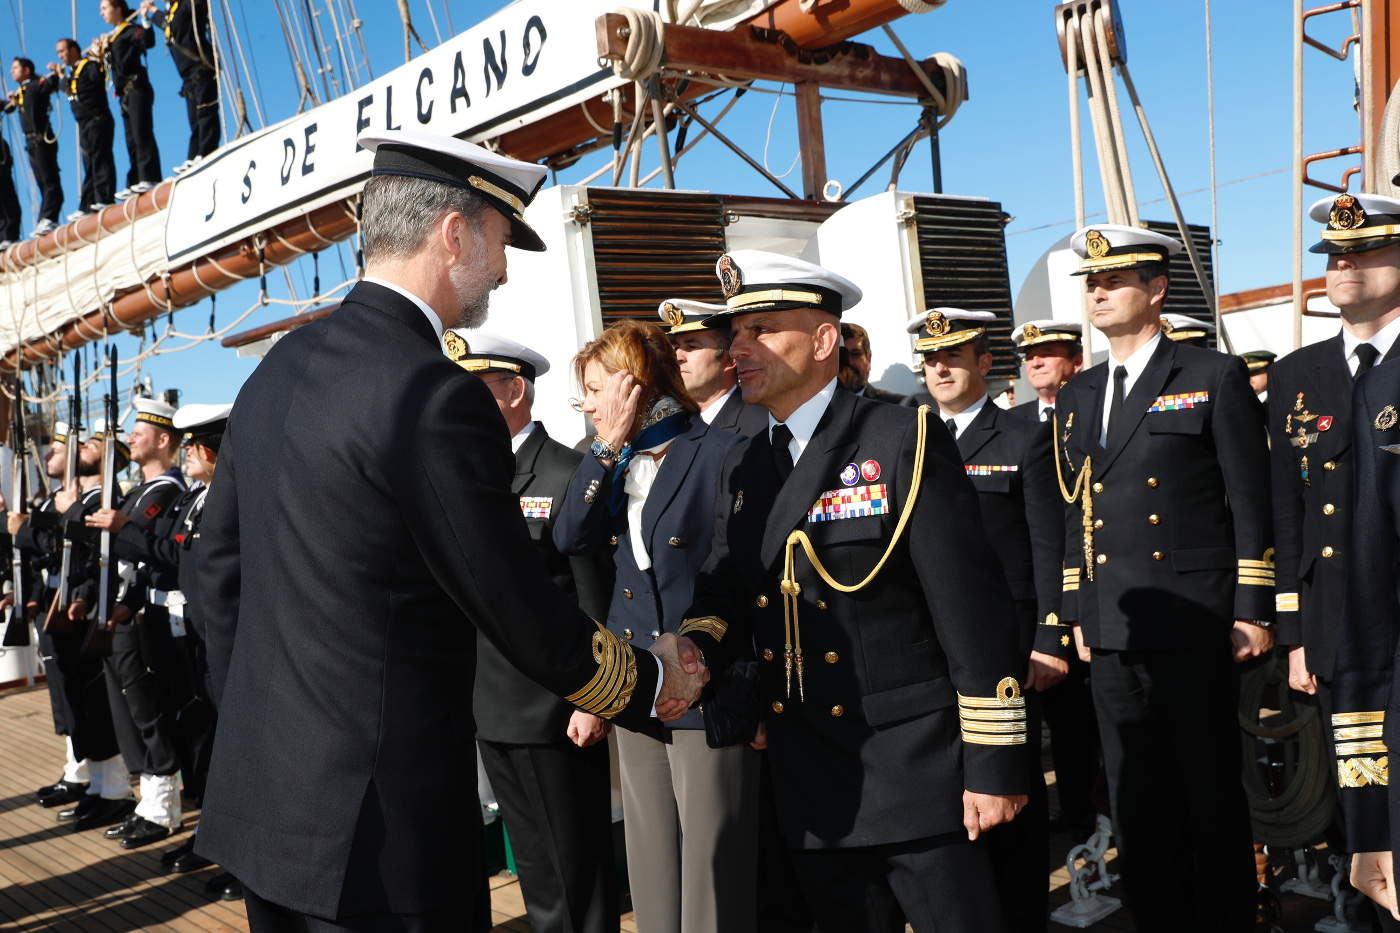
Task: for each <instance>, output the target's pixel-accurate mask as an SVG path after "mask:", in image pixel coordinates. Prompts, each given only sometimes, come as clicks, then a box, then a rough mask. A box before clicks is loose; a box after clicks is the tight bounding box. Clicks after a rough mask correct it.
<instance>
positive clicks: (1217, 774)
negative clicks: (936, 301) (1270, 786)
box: [1052, 224, 1274, 931]
mask: <svg viewBox="0 0 1400 933" xmlns="http://www.w3.org/2000/svg"><path fill="white" fill-rule="evenodd" d="M1070 242H1071V246H1072V247H1073V248H1074V251H1075V252H1076V253H1077V254H1078V255H1079V257H1080V259H1081V260H1082V261H1081V264H1080V266H1079V269H1078V271H1077V272H1075V273H1074V274H1076V275H1083V276H1085V279H1084V283H1085V288H1086V299H1085V300H1086V301H1087V302H1088V310H1089V316H1090V320H1091V322H1092V323H1093V324H1094V326H1095V327H1097V328H1098V329H1099V331H1100V332H1102V333H1103V334H1104V335H1105V336H1106V337H1107V338H1108V341H1109V359H1108V361H1107V362H1105V363H1101V364H1099V365H1098V366H1094V367H1091V368H1089V369H1087V370H1085V371H1084V372H1082V373H1080V374H1079V375H1078V376H1076V377H1074V379H1072V380H1070V382H1069V384H1068V385H1066V386H1065V387H1064V388H1063V389H1061V390H1060V393H1059V396H1058V397H1057V398H1056V400H1055V422H1054V430H1055V435H1054V437H1053V438H1052V440H1053V442H1054V444H1055V455H1056V458H1057V464H1056V467H1057V470H1058V471H1059V477H1060V487H1061V488H1060V492H1061V495H1063V496H1064V498H1065V500H1066V501H1068V502H1071V503H1072V504H1071V506H1070V508H1069V510H1068V512H1067V523H1066V524H1067V528H1066V537H1065V542H1066V543H1065V565H1064V582H1063V591H1064V598H1063V601H1062V603H1061V609H1060V617H1061V621H1062V622H1070V623H1073V624H1074V626H1075V630H1076V631H1075V634H1076V638H1080V639H1082V644H1083V645H1084V647H1083V648H1081V651H1080V655H1081V657H1084V656H1086V655H1089V656H1090V658H1089V663H1090V668H1091V672H1092V678H1091V685H1092V689H1093V694H1094V705H1095V707H1096V710H1097V713H1098V720H1099V731H1100V734H1101V737H1102V739H1103V751H1104V764H1105V766H1106V768H1107V770H1108V782H1109V792H1110V796H1111V802H1112V807H1113V821H1114V827H1115V830H1116V833H1117V837H1118V846H1119V853H1120V857H1121V859H1122V862H1121V864H1122V867H1123V880H1124V884H1125V887H1126V889H1127V894H1128V900H1129V904H1130V905H1131V906H1132V908H1133V912H1134V913H1135V915H1136V917H1137V923H1138V927H1139V929H1142V930H1162V931H1180V930H1187V929H1200V930H1207V929H1209V930H1231V931H1233V930H1247V929H1250V928H1251V927H1252V924H1253V922H1254V912H1255V903H1254V901H1255V897H1254V895H1255V881H1254V861H1253V855H1252V847H1251V843H1250V825H1249V810H1248V807H1247V804H1246V801H1245V795H1244V786H1243V783H1242V781H1241V779H1240V760H1241V759H1240V730H1239V725H1238V713H1237V709H1238V706H1239V672H1238V667H1237V666H1236V665H1237V663H1238V662H1241V661H1245V660H1248V659H1250V658H1254V657H1257V656H1259V655H1261V654H1264V653H1266V652H1268V651H1269V650H1270V649H1271V648H1272V647H1273V634H1272V632H1271V631H1270V629H1269V626H1270V624H1271V622H1272V620H1273V617H1274V591H1273V584H1274V562H1273V554H1274V551H1273V547H1272V542H1271V540H1270V521H1269V518H1270V516H1269V492H1268V484H1267V483H1265V482H1263V481H1262V478H1263V477H1264V476H1266V475H1267V471H1268V451H1267V449H1266V447H1265V442H1264V432H1263V430H1262V425H1261V423H1260V422H1261V420H1262V412H1261V410H1260V406H1259V402H1258V401H1257V400H1256V399H1255V397H1254V393H1253V392H1252V391H1251V390H1250V388H1249V380H1248V377H1247V376H1246V374H1245V368H1244V363H1243V362H1241V361H1240V360H1239V358H1237V357H1231V356H1226V355H1225V354H1222V353H1216V352H1214V351H1211V350H1203V349H1200V348H1198V347H1192V346H1189V345H1185V344H1181V343H1176V342H1173V341H1171V340H1168V339H1165V337H1164V335H1163V334H1162V331H1161V307H1162V302H1163V300H1165V298H1166V295H1167V288H1168V279H1167V258H1168V257H1169V256H1172V255H1175V254H1176V253H1178V252H1180V250H1181V248H1182V247H1181V244H1180V243H1178V242H1177V241H1176V240H1173V239H1172V238H1170V237H1167V236H1162V235H1161V234H1156V233H1151V232H1149V231H1147V230H1143V229H1141V228H1138V227H1126V226H1117V225H1111V224H1104V225H1102V226H1099V227H1095V228H1088V229H1085V230H1080V231H1078V232H1077V233H1076V234H1075V235H1074V236H1073V238H1072V239H1071V241H1070Z"/></svg>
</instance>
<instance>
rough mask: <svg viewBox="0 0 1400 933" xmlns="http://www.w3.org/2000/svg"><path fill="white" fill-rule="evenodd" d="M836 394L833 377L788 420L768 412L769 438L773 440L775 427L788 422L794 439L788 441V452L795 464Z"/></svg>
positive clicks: (789, 416)
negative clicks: (775, 416)
mask: <svg viewBox="0 0 1400 933" xmlns="http://www.w3.org/2000/svg"><path fill="white" fill-rule="evenodd" d="M835 395H836V380H835V379H832V380H831V381H830V382H828V383H827V384H826V385H825V386H823V387H822V390H821V391H820V392H818V393H817V394H816V395H814V396H812V397H811V398H809V399H807V401H805V402H803V403H802V404H801V405H798V406H797V410H796V411H794V412H793V413H792V414H790V415H788V419H787V421H784V422H779V421H778V419H776V418H774V417H773V413H772V412H769V413H768V440H769V441H770V442H771V441H772V440H773V428H774V427H775V426H777V425H778V424H780V423H781V424H786V425H787V426H788V430H789V431H791V432H792V440H790V441H788V453H790V454H792V463H793V466H796V465H797V461H798V460H800V459H801V458H802V451H804V450H806V449H807V444H808V443H809V442H811V440H812V435H813V434H816V433H817V422H819V421H821V420H822V415H824V414H826V409H827V406H828V405H830V404H831V400H832V398H833V397H834V396H835Z"/></svg>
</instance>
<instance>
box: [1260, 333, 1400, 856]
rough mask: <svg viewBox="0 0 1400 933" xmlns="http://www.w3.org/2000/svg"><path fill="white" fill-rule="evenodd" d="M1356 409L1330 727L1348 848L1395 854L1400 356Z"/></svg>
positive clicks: (1380, 369)
mask: <svg viewBox="0 0 1400 933" xmlns="http://www.w3.org/2000/svg"><path fill="white" fill-rule="evenodd" d="M1270 394H1272V385H1271V386H1270ZM1352 412H1353V414H1354V418H1353V421H1352V444H1353V450H1354V452H1355V453H1354V457H1355V462H1356V474H1355V478H1356V498H1355V501H1356V502H1357V503H1358V505H1359V507H1358V508H1357V511H1356V517H1355V520H1354V522H1353V524H1352V530H1351V542H1350V546H1351V552H1352V553H1351V557H1350V559H1349V560H1348V561H1347V569H1348V573H1347V580H1348V583H1349V591H1350V600H1349V603H1348V609H1347V611H1346V612H1344V613H1340V614H1339V615H1338V616H1337V624H1338V626H1339V628H1340V629H1341V631H1340V633H1339V636H1340V637H1339V638H1338V643H1337V663H1336V669H1335V672H1334V676H1333V694H1332V696H1333V700H1334V707H1333V714H1332V722H1331V724H1330V725H1331V726H1332V728H1333V739H1334V741H1335V743H1336V754H1337V783H1338V784H1339V785H1340V788H1341V790H1340V791H1339V793H1338V797H1339V799H1340V800H1341V802H1342V813H1343V815H1344V817H1345V821H1346V831H1347V851H1348V852H1391V853H1394V852H1395V851H1396V850H1397V849H1400V839H1397V838H1396V834H1395V830H1396V827H1397V826H1400V820H1397V818H1396V816H1395V814H1397V812H1400V811H1397V805H1400V800H1397V799H1396V797H1395V794H1394V792H1393V791H1391V790H1390V787H1389V785H1390V783H1391V782H1390V767H1389V758H1390V752H1389V749H1391V748H1400V736H1397V734H1396V728H1397V724H1400V712H1397V710H1400V690H1396V689H1395V687H1394V684H1395V677H1396V673H1397V671H1400V659H1397V657H1396V643H1397V634H1400V522H1398V521H1397V515H1400V453H1397V451H1400V446H1397V445H1400V415H1397V412H1400V361H1391V362H1387V363H1386V364H1385V365H1382V366H1377V367H1376V368H1375V369H1373V370H1371V371H1370V372H1368V373H1366V374H1364V375H1363V376H1361V377H1360V378H1359V379H1357V380H1356V393H1355V396H1354V401H1353V404H1352ZM1334 430H1335V429H1334Z"/></svg>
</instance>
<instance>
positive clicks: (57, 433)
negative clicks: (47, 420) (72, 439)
mask: <svg viewBox="0 0 1400 933" xmlns="http://www.w3.org/2000/svg"><path fill="white" fill-rule="evenodd" d="M53 442H54V443H55V444H66V443H68V422H66V421H57V422H54V426H53Z"/></svg>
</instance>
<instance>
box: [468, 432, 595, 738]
mask: <svg viewBox="0 0 1400 933" xmlns="http://www.w3.org/2000/svg"><path fill="white" fill-rule="evenodd" d="M581 459H583V458H582V455H581V454H579V453H577V452H575V451H573V450H570V449H569V448H567V447H565V446H564V445H563V444H561V443H559V442H558V441H556V440H554V439H553V438H551V437H550V436H549V435H548V434H547V433H546V432H545V429H544V425H543V424H541V423H540V422H538V421H537V422H535V428H534V430H533V431H531V432H530V435H529V437H527V438H525V440H524V442H523V443H522V444H521V445H520V451H519V453H517V454H516V455H515V478H514V479H512V480H511V484H510V491H511V492H513V493H515V494H516V495H517V496H519V497H520V511H521V513H522V514H523V515H524V516H525V526H526V527H527V528H528V529H529V530H530V539H531V540H532V541H534V542H535V547H536V548H538V549H539V552H540V555H541V556H542V557H543V558H544V563H545V567H546V568H547V569H548V571H549V577H550V579H551V580H553V581H554V585H555V586H557V587H558V588H559V589H560V590H561V591H562V592H564V593H566V594H568V595H569V596H570V597H572V598H573V600H574V601H575V602H576V603H577V604H578V607H579V608H580V609H581V610H583V612H584V613H585V614H586V615H588V616H589V617H590V618H593V619H601V618H603V613H605V612H606V611H607V608H608V600H609V598H610V597H611V596H612V594H611V592H610V591H609V590H608V589H607V588H606V587H607V583H606V574H605V573H603V568H602V567H600V565H599V562H600V561H601V560H602V559H603V555H602V554H600V553H599V552H598V551H596V550H594V551H585V552H584V553H582V554H578V555H576V556H574V557H568V556H565V555H563V554H560V553H559V551H558V550H556V549H555V547H554V538H553V529H554V525H555V521H556V519H557V509H558V508H559V506H560V505H561V504H562V503H563V501H564V492H565V490H566V489H568V488H569V480H570V479H572V478H573V475H574V470H575V469H577V468H578V464H579V461H580V460H581ZM476 650H477V661H476V685H475V688H474V690H473V698H474V700H473V702H474V708H475V711H476V735H477V738H479V739H485V740H486V741H488V742H508V743H512V744H517V745H519V744H544V743H559V742H567V741H568V736H567V735H566V734H565V730H566V729H567V728H568V725H569V716H570V715H571V714H572V713H573V709H574V708H573V707H572V706H570V705H569V704H568V703H565V702H564V701H563V700H561V699H559V697H557V696H555V695H554V694H552V693H550V692H549V691H548V690H546V689H544V688H543V687H541V686H540V685H539V684H537V683H535V682H534V681H533V680H531V679H530V678H528V677H526V676H525V675H524V674H522V673H521V672H520V671H519V669H518V668H516V666H515V665H514V664H511V663H510V662H509V661H507V660H506V658H505V655H503V654H501V651H500V649H499V648H497V647H496V646H495V645H493V644H492V643H491V640H490V639H489V638H487V637H486V636H485V635H484V634H482V633H481V632H477V636H476Z"/></svg>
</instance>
